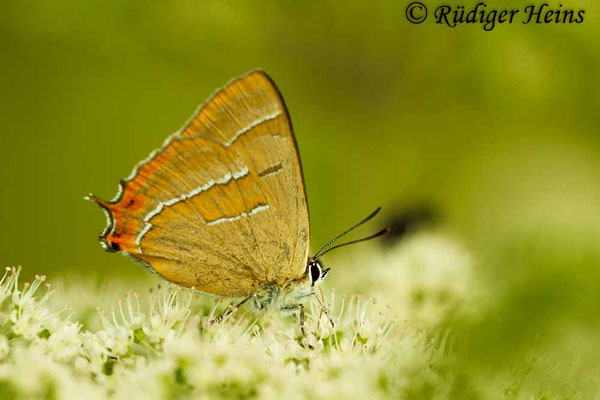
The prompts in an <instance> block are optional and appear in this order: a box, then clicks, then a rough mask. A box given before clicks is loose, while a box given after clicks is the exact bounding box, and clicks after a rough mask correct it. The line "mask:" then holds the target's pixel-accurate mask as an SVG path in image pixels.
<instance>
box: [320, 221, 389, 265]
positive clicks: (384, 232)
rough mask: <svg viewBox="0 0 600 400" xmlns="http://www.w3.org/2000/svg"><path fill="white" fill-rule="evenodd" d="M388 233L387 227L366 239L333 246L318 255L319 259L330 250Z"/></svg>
mask: <svg viewBox="0 0 600 400" xmlns="http://www.w3.org/2000/svg"><path fill="white" fill-rule="evenodd" d="M389 231H390V228H389V227H388V228H385V229H382V230H380V231H379V232H377V233H375V234H373V235H371V236H367V237H366V238H362V239H356V240H351V241H349V242H346V243H341V244H338V245H335V246H333V247H331V248H330V249H328V250H326V251H324V252H322V253H320V254H319V257H321V256H324V255H325V254H327V253H329V252H330V251H332V250H335V249H339V248H340V247H344V246H348V245H351V244H354V243H360V242H365V241H367V240H371V239H375V238H376V237H379V236H381V235H385V234H386V233H388V232H389ZM313 258H316V256H315V257H313Z"/></svg>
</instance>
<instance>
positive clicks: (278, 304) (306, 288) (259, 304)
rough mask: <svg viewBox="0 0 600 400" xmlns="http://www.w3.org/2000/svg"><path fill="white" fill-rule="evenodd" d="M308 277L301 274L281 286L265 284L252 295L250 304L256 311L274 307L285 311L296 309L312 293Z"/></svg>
mask: <svg viewBox="0 0 600 400" xmlns="http://www.w3.org/2000/svg"><path fill="white" fill-rule="evenodd" d="M312 292H313V287H312V286H311V281H310V277H308V276H307V275H304V276H302V277H301V278H300V279H295V280H292V281H290V282H288V283H287V284H285V285H283V286H278V285H276V284H272V285H267V286H265V287H263V288H262V289H260V290H259V291H257V292H256V293H255V294H254V295H253V296H252V300H253V301H252V305H253V306H254V308H255V309H256V310H258V311H269V310H271V309H276V310H278V311H281V312H284V313H287V312H293V311H296V310H297V309H298V307H299V306H300V304H303V303H304V302H305V301H306V300H308V298H309V297H310V296H311V295H312Z"/></svg>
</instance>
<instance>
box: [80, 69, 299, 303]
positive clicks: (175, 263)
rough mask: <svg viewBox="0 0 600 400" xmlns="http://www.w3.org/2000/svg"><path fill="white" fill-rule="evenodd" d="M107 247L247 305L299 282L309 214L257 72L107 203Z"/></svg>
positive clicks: (271, 98) (287, 132)
mask: <svg viewBox="0 0 600 400" xmlns="http://www.w3.org/2000/svg"><path fill="white" fill-rule="evenodd" d="M90 197H91V199H92V200H95V201H96V202H98V204H100V205H101V206H102V207H103V208H104V209H105V210H106V211H107V214H108V217H109V225H108V227H107V229H106V230H105V232H103V233H102V235H101V236H100V240H101V243H102V244H103V245H104V246H105V247H106V248H107V249H108V250H113V251H123V252H126V253H128V254H130V255H131V256H133V257H134V258H135V259H137V260H139V261H141V262H142V263H144V264H146V265H147V266H150V267H151V268H152V269H154V270H155V271H156V272H158V273H159V274H160V275H162V276H164V277H165V278H166V279H168V280H170V281H172V282H175V283H178V284H180V285H183V286H187V287H192V286H193V287H195V288H196V289H198V290H201V291H203V292H206V293H212V294H216V295H222V296H244V295H249V294H251V293H253V292H255V291H256V290H257V289H259V288H260V287H262V286H264V285H265V284H268V283H276V284H282V283H284V282H285V281H286V280H288V279H293V278H297V277H299V276H300V275H301V274H302V273H303V272H304V269H305V264H306V259H307V256H308V236H309V223H308V206H307V202H306V193H305V189H304V181H303V177H302V168H301V165H300V159H299V155H298V150H297V146H296V142H295V138H294V134H293V132H292V127H291V122H290V119H289V115H288V113H287V110H286V107H285V104H284V102H283V99H282V98H281V95H280V94H279V92H278V90H277V88H276V87H275V85H274V84H273V82H272V81H271V80H270V79H269V77H268V76H267V75H266V74H265V73H263V72H261V71H253V72H251V73H249V74H247V75H245V76H243V77H241V78H239V79H237V80H234V81H232V82H231V83H230V84H229V85H227V87H225V88H224V89H222V90H220V91H218V92H217V93H215V94H214V95H213V96H212V97H211V98H210V99H209V100H208V101H207V102H206V103H205V104H204V105H203V106H202V107H200V109H199V110H198V112H197V113H196V114H195V115H194V117H193V118H192V119H191V120H190V121H189V122H188V123H187V124H186V126H185V127H184V128H183V129H182V130H181V131H180V132H178V133H176V134H175V135H173V136H171V137H170V138H169V139H167V141H166V142H165V144H164V146H163V147H162V148H161V149H159V150H157V151H155V152H154V153H152V154H151V155H150V157H148V159H146V160H144V161H143V162H142V163H140V164H139V165H138V166H137V167H136V168H135V169H134V171H133V173H132V175H131V176H130V177H129V178H128V179H126V180H124V181H122V182H121V185H120V193H119V194H118V195H117V197H116V198H115V200H113V201H110V202H107V201H103V200H100V199H98V198H96V197H95V196H90Z"/></svg>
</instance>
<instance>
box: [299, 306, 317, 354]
mask: <svg viewBox="0 0 600 400" xmlns="http://www.w3.org/2000/svg"><path fill="white" fill-rule="evenodd" d="M299 308H300V332H302V340H303V341H304V342H305V343H307V345H308V348H309V349H311V350H314V349H315V348H314V347H313V346H312V345H310V344H308V337H307V336H306V326H305V322H306V315H305V313H304V304H299Z"/></svg>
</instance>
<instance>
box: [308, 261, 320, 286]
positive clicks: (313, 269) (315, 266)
mask: <svg viewBox="0 0 600 400" xmlns="http://www.w3.org/2000/svg"><path fill="white" fill-rule="evenodd" d="M320 278H321V266H320V265H319V263H318V262H316V261H313V262H311V263H310V282H311V284H310V285H311V286H315V282H317V281H318V280H319V279H320Z"/></svg>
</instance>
